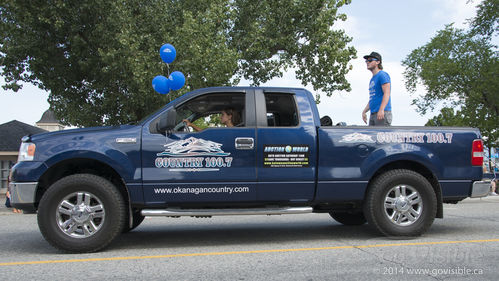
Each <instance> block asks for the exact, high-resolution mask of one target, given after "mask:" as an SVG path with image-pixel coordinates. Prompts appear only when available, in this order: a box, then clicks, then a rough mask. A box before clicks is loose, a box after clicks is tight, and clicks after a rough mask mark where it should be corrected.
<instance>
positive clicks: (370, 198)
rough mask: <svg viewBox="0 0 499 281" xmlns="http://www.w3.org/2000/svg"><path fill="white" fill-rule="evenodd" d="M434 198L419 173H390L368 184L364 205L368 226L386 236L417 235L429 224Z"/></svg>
mask: <svg viewBox="0 0 499 281" xmlns="http://www.w3.org/2000/svg"><path fill="white" fill-rule="evenodd" d="M436 213H437V198H436V195H435V191H434V190H433V187H432V186H431V184H430V183H429V182H428V180H427V179H425V178H424V177H423V176H422V175H421V174H418V173H416V172H414V171H411V170H404V169H398V170H391V171H388V172H386V173H384V174H382V175H380V176H379V177H377V178H376V179H374V180H373V182H372V183H371V184H370V186H369V189H368V191H367V195H366V200H365V203H364V215H365V217H366V219H367V221H368V223H369V224H370V225H372V226H374V227H375V228H376V229H377V230H378V231H380V232H381V233H383V234H384V235H386V236H419V235H421V234H423V233H425V232H426V231H427V230H428V228H429V227H430V226H431V224H432V223H433V220H434V219H435V216H436Z"/></svg>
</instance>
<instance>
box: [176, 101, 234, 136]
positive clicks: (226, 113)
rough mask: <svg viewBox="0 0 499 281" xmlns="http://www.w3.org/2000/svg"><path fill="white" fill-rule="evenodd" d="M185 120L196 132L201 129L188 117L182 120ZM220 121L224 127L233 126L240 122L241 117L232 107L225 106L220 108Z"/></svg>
mask: <svg viewBox="0 0 499 281" xmlns="http://www.w3.org/2000/svg"><path fill="white" fill-rule="evenodd" d="M182 121H183V122H185V124H186V126H189V127H191V128H193V129H194V131H196V132H200V131H202V130H203V129H202V128H200V127H198V126H197V125H195V124H193V123H191V121H189V120H188V119H184V120H182ZM220 122H221V123H222V124H223V125H225V126H226V127H234V126H235V125H239V123H240V122H241V118H240V116H239V113H238V112H237V111H236V110H234V108H232V107H226V108H224V109H223V110H222V115H221V116H220Z"/></svg>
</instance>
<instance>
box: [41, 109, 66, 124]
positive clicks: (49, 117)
mask: <svg viewBox="0 0 499 281" xmlns="http://www.w3.org/2000/svg"><path fill="white" fill-rule="evenodd" d="M36 123H37V124H38V123H60V122H59V120H57V118H55V114H54V112H53V111H51V110H50V109H47V110H46V111H45V112H44V113H43V115H42V118H41V119H40V121H38V122H36Z"/></svg>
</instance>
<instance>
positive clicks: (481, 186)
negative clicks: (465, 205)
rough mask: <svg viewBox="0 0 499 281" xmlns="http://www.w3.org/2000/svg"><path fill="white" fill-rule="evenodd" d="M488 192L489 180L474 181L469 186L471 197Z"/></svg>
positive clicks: (482, 195) (484, 194)
mask: <svg viewBox="0 0 499 281" xmlns="http://www.w3.org/2000/svg"><path fill="white" fill-rule="evenodd" d="M489 192H490V182H488V181H476V182H474V183H473V186H472V188H471V198H478V197H484V196H487V195H488V194H489Z"/></svg>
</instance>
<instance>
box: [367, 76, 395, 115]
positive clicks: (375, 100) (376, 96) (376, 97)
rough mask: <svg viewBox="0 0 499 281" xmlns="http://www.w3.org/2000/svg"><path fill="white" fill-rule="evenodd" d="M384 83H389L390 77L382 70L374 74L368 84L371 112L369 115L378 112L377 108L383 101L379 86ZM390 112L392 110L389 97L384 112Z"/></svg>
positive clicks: (381, 90)
mask: <svg viewBox="0 0 499 281" xmlns="http://www.w3.org/2000/svg"><path fill="white" fill-rule="evenodd" d="M386 83H390V75H388V73H386V72H385V71H383V70H380V71H379V72H378V73H376V75H374V76H373V77H372V78H371V81H370V82H369V110H370V111H371V114H372V113H376V112H378V111H379V107H380V106H381V102H382V101H383V89H382V88H381V86H382V85H383V84H386ZM390 92H391V85H390ZM390 110H392V95H390V99H389V100H388V104H387V105H386V106H385V111H390Z"/></svg>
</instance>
